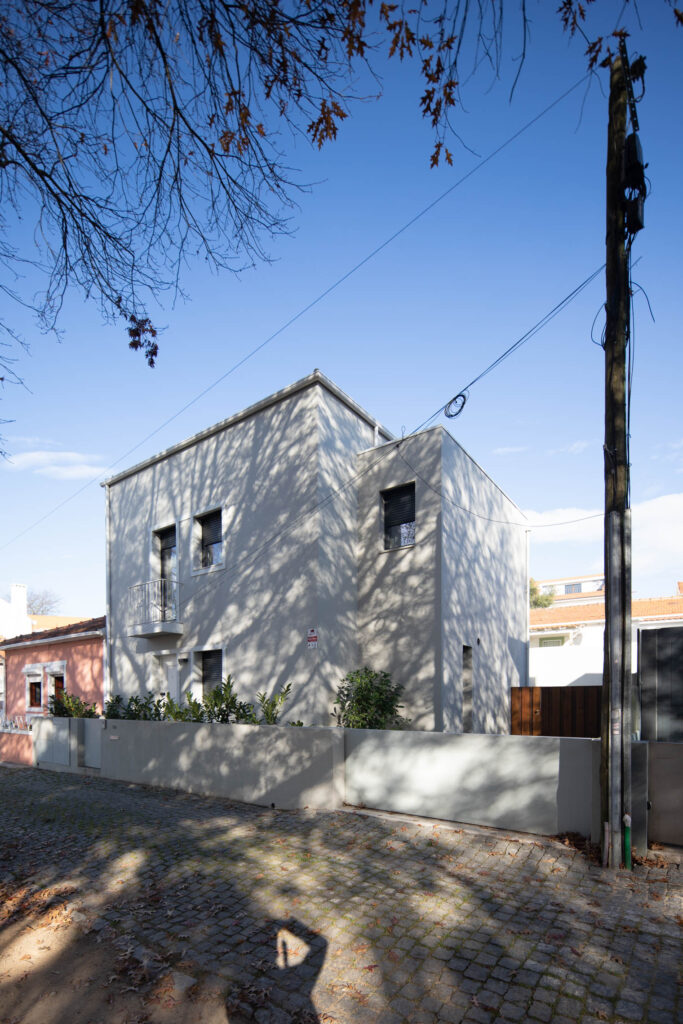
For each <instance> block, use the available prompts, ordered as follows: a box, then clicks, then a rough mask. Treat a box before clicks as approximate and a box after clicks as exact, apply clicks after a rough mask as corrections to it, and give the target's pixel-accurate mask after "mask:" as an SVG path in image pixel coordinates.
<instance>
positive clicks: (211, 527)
mask: <svg viewBox="0 0 683 1024" xmlns="http://www.w3.org/2000/svg"><path fill="white" fill-rule="evenodd" d="M196 522H197V524H198V527H199V531H198V532H199V559H198V562H199V568H200V569H209V568H210V567H211V566H212V565H219V564H220V563H221V562H222V561H223V521H222V517H221V510H220V509H216V510H215V512H207V513H206V515H203V516H197V519H196Z"/></svg>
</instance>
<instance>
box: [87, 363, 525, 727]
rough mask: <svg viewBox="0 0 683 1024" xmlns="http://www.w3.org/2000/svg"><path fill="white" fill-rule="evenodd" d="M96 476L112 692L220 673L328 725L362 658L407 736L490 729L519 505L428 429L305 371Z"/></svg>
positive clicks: (497, 709) (516, 612) (521, 641)
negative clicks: (386, 679) (386, 676)
mask: <svg viewBox="0 0 683 1024" xmlns="http://www.w3.org/2000/svg"><path fill="white" fill-rule="evenodd" d="M104 486H105V488H106V503H107V622H108V627H109V629H108V645H109V651H108V659H107V665H108V672H109V679H108V684H107V685H108V690H109V692H110V693H121V694H123V695H130V694H133V693H144V692H145V691H156V692H159V691H168V692H170V693H171V694H172V695H173V696H174V697H175V698H176V699H178V698H181V697H182V696H183V695H184V694H185V693H186V692H188V691H191V692H193V693H194V694H195V695H198V696H199V695H200V694H201V693H202V691H204V690H206V689H207V688H211V687H213V686H214V685H216V683H217V682H218V681H219V680H220V679H221V678H224V677H225V676H227V675H228V674H231V675H232V677H233V680H234V681H235V684H236V687H237V689H238V692H239V694H240V696H241V697H243V698H244V699H248V700H254V698H255V695H256V693H257V692H258V691H260V690H265V691H266V692H268V693H272V692H273V691H274V690H279V689H280V688H281V687H283V686H284V685H286V684H287V683H291V684H292V695H291V698H290V701H289V703H288V705H287V708H286V713H285V718H286V719H290V718H293V719H301V720H303V721H304V723H305V724H307V725H308V724H331V723H332V719H331V717H330V711H331V709H332V703H333V700H334V696H335V693H336V690H337V687H338V685H339V683H340V681H341V680H342V678H343V676H344V675H345V674H346V673H347V672H349V671H350V670H352V669H354V668H358V667H361V666H362V665H364V664H368V665H370V666H371V667H372V668H375V669H377V670H386V671H389V672H391V674H392V677H393V678H394V679H395V680H397V681H399V682H400V683H402V684H403V686H404V703H405V708H404V712H403V713H404V714H405V715H407V716H408V717H409V718H411V719H412V722H413V727H414V728H419V729H437V730H446V731H454V732H460V731H474V732H507V731H508V720H509V716H508V692H509V688H510V686H518V685H520V684H523V683H524V682H525V665H526V648H525V642H526V636H527V595H526V590H527V555H526V552H527V545H526V532H525V527H524V524H523V516H522V514H521V513H520V511H519V509H518V508H517V507H516V506H515V505H514V504H513V503H512V502H511V501H510V500H509V499H508V498H507V497H506V496H505V495H504V494H503V493H502V491H501V490H500V489H499V488H498V487H497V486H496V485H495V484H494V483H493V481H492V480H491V479H490V478H489V477H488V476H487V475H486V474H485V473H484V472H483V470H481V469H480V468H479V466H478V465H477V464H476V463H475V462H474V461H473V460H472V459H471V458H470V457H469V456H468V455H467V453H466V452H465V451H464V450H463V449H462V448H461V447H460V446H459V445H458V444H457V442H456V441H454V440H453V438H452V437H451V436H450V435H449V434H448V433H447V431H445V430H444V429H443V428H441V427H435V428H432V429H429V430H425V431H423V432H420V433H418V434H415V435H412V436H409V437H406V438H404V439H401V440H397V439H395V438H393V437H392V436H391V434H390V433H389V432H388V431H387V430H385V429H384V428H383V427H382V426H381V425H380V424H379V423H378V422H377V421H376V420H375V419H374V418H373V417H372V416H370V415H369V414H368V413H366V412H365V411H364V410H363V409H361V408H360V406H359V405H358V404H357V403H356V402H354V401H353V400H352V399H351V398H349V397H348V396H347V395H346V394H344V392H343V391H341V390H340V389H339V388H338V387H337V386H336V385H335V384H333V383H332V382H331V381H330V380H328V379H327V378H326V377H324V376H323V374H321V373H320V372H319V371H317V370H316V371H314V372H313V373H312V374H311V375H310V376H308V377H306V378H304V379H303V380H301V381H299V382H297V383H296V384H293V385H292V386H290V387H288V388H286V389H284V390H283V391H280V392H278V393H277V394H274V395H271V396H270V397H269V398H266V399H264V400H263V401H261V402H259V403H257V404H256V405H254V406H251V407H250V408H248V409H245V410H244V411H243V412H240V413H237V414H236V415H234V416H231V417H230V418H228V419H226V420H224V421H223V422H221V423H218V424H216V425H215V426H213V427H210V428H208V429H207V430H204V431H202V432H201V433H199V434H196V435H195V436H194V437H191V438H189V439H188V440H186V441H182V442H180V443H179V444H177V445H174V446H173V447H172V448H169V449H168V450H166V451H164V452H161V453H160V454H159V455H156V456H154V457H152V458H150V459H147V460H145V461H144V462H142V463H140V464H139V465H136V466H133V467H131V468H130V469H128V470H125V471H124V472H121V473H119V474H117V475H116V476H114V477H112V478H111V479H110V480H108V481H106V483H105V485H104Z"/></svg>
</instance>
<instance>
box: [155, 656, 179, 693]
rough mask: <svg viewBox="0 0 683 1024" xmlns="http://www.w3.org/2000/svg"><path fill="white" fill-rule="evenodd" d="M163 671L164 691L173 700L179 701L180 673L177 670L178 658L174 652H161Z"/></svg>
mask: <svg viewBox="0 0 683 1024" xmlns="http://www.w3.org/2000/svg"><path fill="white" fill-rule="evenodd" d="M159 660H160V661H161V667H162V669H163V672H164V686H165V689H166V692H167V693H168V694H170V696H171V697H172V698H173V700H175V701H180V674H179V672H178V658H177V655H175V654H162V655H161V657H160V659H159Z"/></svg>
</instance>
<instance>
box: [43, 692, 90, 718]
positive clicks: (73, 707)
mask: <svg viewBox="0 0 683 1024" xmlns="http://www.w3.org/2000/svg"><path fill="white" fill-rule="evenodd" d="M47 710H48V713H49V714H51V715H53V716H54V717H55V718H99V711H98V710H97V704H88V703H87V702H86V701H84V700H81V698H80V697H76V696H75V695H74V694H71V693H67V692H66V690H64V691H63V693H62V694H60V695H57V694H54V693H53V694H51V695H50V698H49V700H48V702H47Z"/></svg>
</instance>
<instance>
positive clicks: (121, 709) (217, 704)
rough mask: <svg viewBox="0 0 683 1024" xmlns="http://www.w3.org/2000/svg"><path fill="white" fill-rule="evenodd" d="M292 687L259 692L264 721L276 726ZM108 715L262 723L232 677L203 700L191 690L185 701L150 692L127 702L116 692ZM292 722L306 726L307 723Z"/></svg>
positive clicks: (138, 718) (173, 719)
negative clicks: (276, 690)
mask: <svg viewBox="0 0 683 1024" xmlns="http://www.w3.org/2000/svg"><path fill="white" fill-rule="evenodd" d="M291 689H292V686H291V683H289V684H288V685H287V686H285V687H284V689H283V690H281V691H280V693H277V694H274V695H273V696H272V697H266V695H265V693H259V694H258V696H257V700H258V703H259V708H260V710H261V714H262V716H263V717H262V718H261V719H260V723H261V724H264V725H275V724H276V723H277V721H278V719H279V717H280V712H281V711H282V707H283V705H284V703H285V701H286V700H287V698H288V697H289V694H290V691H291ZM104 717H105V718H126V719H136V720H143V721H170V722H222V723H224V724H227V723H230V722H235V723H245V724H249V725H258V724H259V719H258V717H257V715H256V711H255V709H254V705H253V704H250V703H249V701H246V700H240V698H239V697H238V696H237V691H236V689H235V685H234V683H233V680H232V676H228V677H227V679H224V680H223V682H222V683H221V684H220V685H219V686H215V687H214V688H213V690H211V691H210V692H209V693H206V694H204V696H203V698H202V699H201V700H198V699H197V698H196V697H194V696H193V695H192V693H191V692H189V691H188V693H187V694H186V695H185V703H184V704H182V703H179V702H178V701H176V700H174V699H173V697H171V695H170V694H169V693H164V694H162V695H161V696H160V697H157V698H156V699H155V697H154V694H153V693H148V694H147V696H146V697H137V696H135V697H129V698H128V700H127V701H124V699H123V697H122V696H121V695H120V694H116V695H115V696H112V697H110V698H109V700H108V701H107V702H106V704H105V706H104ZM291 724H292V725H303V722H293V723H291Z"/></svg>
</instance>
